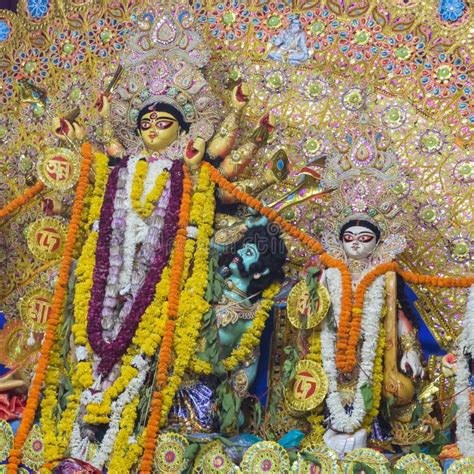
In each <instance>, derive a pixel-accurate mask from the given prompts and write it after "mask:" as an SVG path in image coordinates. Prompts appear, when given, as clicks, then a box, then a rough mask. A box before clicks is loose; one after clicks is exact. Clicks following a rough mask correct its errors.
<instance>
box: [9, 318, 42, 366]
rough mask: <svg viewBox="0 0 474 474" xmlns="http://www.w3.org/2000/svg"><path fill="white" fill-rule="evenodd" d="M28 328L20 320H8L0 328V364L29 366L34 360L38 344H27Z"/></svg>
mask: <svg viewBox="0 0 474 474" xmlns="http://www.w3.org/2000/svg"><path fill="white" fill-rule="evenodd" d="M29 335H30V330H29V329H28V328H27V327H25V325H24V324H23V322H22V321H20V320H19V319H14V320H12V321H8V322H7V323H6V324H5V326H3V328H2V329H1V330H0V364H3V365H5V366H6V367H17V366H19V367H30V366H31V365H33V364H34V363H35V361H36V357H37V353H38V350H39V345H38V344H35V345H33V346H29V345H28V338H29Z"/></svg>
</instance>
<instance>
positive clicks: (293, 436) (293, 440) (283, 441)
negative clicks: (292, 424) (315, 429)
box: [278, 430, 304, 449]
mask: <svg viewBox="0 0 474 474" xmlns="http://www.w3.org/2000/svg"><path fill="white" fill-rule="evenodd" d="M303 438H304V433H303V432H302V431H299V430H291V431H288V433H286V435H285V436H283V437H282V438H280V439H279V440H278V444H279V445H280V446H283V447H284V448H285V449H296V448H299V446H300V444H301V441H303Z"/></svg>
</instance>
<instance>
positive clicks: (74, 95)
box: [69, 86, 82, 102]
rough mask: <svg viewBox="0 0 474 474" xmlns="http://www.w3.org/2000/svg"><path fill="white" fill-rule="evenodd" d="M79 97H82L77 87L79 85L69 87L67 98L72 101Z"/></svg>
mask: <svg viewBox="0 0 474 474" xmlns="http://www.w3.org/2000/svg"><path fill="white" fill-rule="evenodd" d="M81 97H82V92H81V89H79V87H77V86H75V87H73V88H72V89H71V92H69V98H70V99H71V100H72V101H73V102H77V101H78V100H79V99H80V98H81Z"/></svg>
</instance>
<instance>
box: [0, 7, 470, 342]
mask: <svg viewBox="0 0 474 474" xmlns="http://www.w3.org/2000/svg"><path fill="white" fill-rule="evenodd" d="M171 3H172V4H173V8H175V9H176V12H177V15H178V17H179V19H180V21H182V22H186V23H189V22H194V24H195V26H196V27H197V28H199V29H201V30H202V32H203V34H204V35H205V37H206V39H207V40H208V41H209V43H210V46H211V49H212V51H213V58H212V59H213V63H212V67H211V68H210V70H209V77H210V78H211V80H212V82H213V84H214V87H215V89H216V90H217V91H218V92H219V93H220V94H221V95H222V96H224V97H225V96H226V94H227V90H228V89H229V88H230V87H231V86H232V84H234V83H235V82H236V81H239V80H244V81H246V82H248V83H249V85H250V88H251V90H252V94H251V100H250V105H249V106H248V107H247V119H248V122H249V127H250V125H251V124H252V123H253V122H254V121H255V119H256V118H257V117H258V116H259V115H260V114H261V113H262V111H264V110H270V111H271V112H272V113H273V114H274V115H275V116H276V119H277V126H276V130H275V132H274V133H273V136H272V137H271V140H270V142H269V144H268V145H267V147H266V149H265V153H262V155H261V156H260V162H259V163H257V164H256V165H255V168H254V170H253V172H256V173H258V172H260V170H261V168H262V164H263V163H264V162H265V161H266V160H267V159H268V157H269V156H271V154H272V153H273V152H274V151H275V150H276V149H279V148H284V149H286V150H287V152H288V155H289V157H290V161H291V165H292V171H291V176H290V180H289V181H288V183H286V184H285V185H284V186H281V187H280V188H279V189H277V190H274V191H272V192H271V193H269V194H268V195H267V196H266V197H267V199H269V200H271V199H273V198H275V197H278V196H279V195H281V193H282V192H283V191H286V190H287V189H290V188H291V186H292V185H294V184H295V183H296V182H297V179H298V174H299V172H300V171H301V168H302V167H304V166H312V163H314V162H315V161H316V160H317V159H318V158H320V157H321V156H323V155H326V154H330V153H331V152H333V151H335V150H338V151H340V152H344V153H346V152H347V153H349V150H350V149H351V147H352V146H353V144H354V143H355V142H356V141H357V139H358V138H359V137H361V136H365V135H367V134H371V133H372V134H376V133H379V134H380V135H381V136H383V137H384V139H385V140H387V143H390V145H391V146H393V147H394V149H395V150H396V151H397V154H398V158H399V162H400V164H401V165H402V168H403V171H404V181H403V182H401V183H399V184H400V186H399V193H400V197H401V198H403V197H404V196H407V198H406V199H405V200H403V205H404V208H405V212H406V215H407V216H408V217H407V219H408V221H409V224H410V229H411V231H410V235H408V241H409V248H408V250H407V251H406V252H405V254H404V255H403V259H402V261H403V262H404V264H405V265H406V266H407V267H410V268H411V269H413V270H417V271H421V272H427V273H431V274H442V275H444V274H451V275H463V274H466V273H467V272H468V271H472V258H473V257H472V251H473V233H474V232H473V229H472V224H471V222H472V193H473V191H472V189H473V187H472V183H473V167H474V165H473V159H472V148H470V144H471V143H472V123H473V116H472V108H470V104H471V107H472V95H471V90H472V76H473V68H472V64H471V63H470V57H472V53H473V51H472V36H470V35H472V33H470V32H469V24H470V23H471V24H472V18H471V16H472V8H471V6H470V3H469V2H468V1H467V0H440V1H439V2H437V1H432V0H362V1H357V2H352V3H351V2H343V1H342V0H321V1H317V0H315V1H294V2H264V1H256V0H254V1H238V0H233V1H225V2H214V1H203V2H189V3H188V2H184V1H182V2H171ZM189 4H191V6H189ZM139 6H140V5H138V3H137V2H133V1H129V2H126V1H123V0H121V1H119V0H117V1H105V0H104V1H80V0H69V1H65V0H56V1H54V2H53V1H51V0H21V1H20V2H19V4H18V13H17V14H15V13H12V12H9V11H6V10H0V104H1V114H0V148H1V155H0V156H1V158H0V160H1V161H0V175H1V177H0V207H1V206H4V205H5V204H6V203H7V202H8V201H10V200H11V199H12V198H13V197H15V196H16V195H18V194H19V193H21V192H22V190H23V189H24V188H25V187H27V186H28V185H31V184H32V183H33V182H34V181H35V179H36V167H35V165H36V162H37V160H38V158H39V157H40V156H41V154H42V151H43V150H44V148H45V147H46V146H51V145H56V140H55V138H54V137H53V136H52V135H51V132H50V125H51V121H52V117H53V116H56V115H65V114H69V113H71V112H73V111H74V109H76V108H78V109H79V112H80V113H79V119H78V120H79V121H80V122H81V123H83V124H84V125H86V128H87V131H88V133H89V138H90V139H91V140H92V141H94V126H95V124H96V123H97V120H98V117H97V115H96V113H95V110H94V107H93V106H94V103H95V100H96V98H97V97H98V95H99V91H101V90H104V89H105V88H106V86H107V84H108V82H109V81H110V79H111V77H112V75H113V73H114V71H115V69H116V67H117V64H118V55H119V53H120V50H121V49H122V48H123V45H124V42H125V41H126V36H127V30H128V28H129V27H130V25H131V24H132V22H133V21H134V19H135V15H136V11H135V9H136V8H138V7H139ZM294 14H297V15H298V17H297V18H298V19H299V21H300V22H301V24H302V26H303V30H304V34H305V38H306V48H307V51H308V55H309V57H308V59H307V60H305V61H303V62H302V63H301V64H299V65H295V66H291V65H289V64H285V63H280V62H276V61H273V60H271V59H269V58H268V57H267V55H268V53H269V52H270V51H271V50H272V48H273V46H272V40H273V39H274V38H275V37H277V35H278V34H279V33H280V32H281V31H283V30H285V29H286V28H287V27H288V25H289V18H294V17H293V15H294ZM22 78H23V79H25V78H26V79H29V80H31V81H32V82H33V83H34V84H35V86H38V87H39V88H41V89H42V90H43V93H44V95H45V96H46V99H45V100H42V101H41V100H38V99H37V98H35V97H33V96H32V93H31V91H28V87H27V86H25V83H24V82H23V86H21V84H22V83H21V82H20V80H21V79H22ZM470 101H471V102H470ZM44 197H45V196H44V195H43V196H42V200H40V199H38V200H37V201H35V202H34V203H33V204H32V205H29V206H27V207H26V209H22V210H21V212H20V213H18V214H15V215H13V216H11V217H9V218H8V219H7V220H6V221H3V222H2V223H0V226H1V232H0V265H2V268H3V274H4V275H5V276H4V277H3V278H2V280H1V283H0V300H1V301H2V307H3V308H4V309H5V310H6V314H7V318H9V319H11V318H13V317H15V316H16V315H17V314H18V306H17V305H18V303H19V302H20V301H21V298H22V297H23V295H25V294H26V293H29V292H30V291H31V290H32V289H34V288H37V287H41V286H42V287H50V288H52V287H53V283H54V277H55V274H56V271H57V269H56V265H57V261H46V262H45V261H41V260H38V259H35V258H34V256H33V254H32V253H31V252H30V250H29V249H28V246H27V243H26V236H25V230H26V228H27V226H28V225H29V224H30V223H32V222H34V221H35V220H37V219H38V218H40V217H43V215H44V205H45V203H44V199H43V198H44ZM46 197H49V198H51V199H52V200H56V201H59V202H60V203H61V205H62V207H63V209H64V211H63V212H62V214H63V217H64V219H65V220H66V221H67V215H68V207H69V206H70V202H71V201H70V196H68V195H59V196H58V195H55V194H54V193H51V192H49V193H48V194H47V195H46ZM324 213H325V206H324V202H319V201H314V200H312V201H307V202H305V203H304V204H303V205H300V206H299V207H295V208H292V210H291V211H288V212H287V217H289V218H291V219H292V220H293V222H295V223H297V224H298V225H300V226H301V227H304V228H306V229H307V230H310V231H311V232H313V233H314V234H316V235H319V233H320V232H321V229H322V226H323V223H324ZM318 217H320V218H318ZM292 255H293V257H294V260H295V263H298V259H299V258H301V257H302V256H304V254H303V255H302V254H301V249H296V248H294V249H293V252H292ZM418 296H419V297H420V299H419V301H418V308H419V309H420V311H421V313H422V314H423V315H424V317H425V319H426V320H427V322H428V324H429V326H430V328H431V329H432V331H433V332H434V334H435V336H436V337H437V339H438V341H440V342H441V344H442V345H444V346H449V344H450V342H451V341H452V340H453V339H454V338H455V337H456V336H457V333H458V330H459V325H458V324H457V321H458V319H459V316H458V315H459V314H460V308H462V307H463V303H464V302H465V298H464V296H463V295H462V294H460V293H459V292H456V293H454V292H451V291H447V290H438V291H432V290H429V291H426V292H424V291H423V290H420V291H419V293H418Z"/></svg>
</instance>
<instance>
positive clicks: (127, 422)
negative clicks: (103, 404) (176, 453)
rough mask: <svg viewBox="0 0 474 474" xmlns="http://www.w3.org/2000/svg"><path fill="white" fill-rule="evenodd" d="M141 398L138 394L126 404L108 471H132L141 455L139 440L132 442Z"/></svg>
mask: <svg viewBox="0 0 474 474" xmlns="http://www.w3.org/2000/svg"><path fill="white" fill-rule="evenodd" d="M139 400H140V398H139V396H138V395H137V396H136V397H135V398H134V399H133V401H132V402H131V403H129V404H128V405H126V406H125V408H124V409H123V413H122V418H121V420H120V430H119V432H118V434H117V438H116V439H115V443H114V449H113V451H112V453H111V456H110V463H109V466H108V472H131V471H132V466H133V464H134V463H135V462H136V460H137V459H138V456H139V455H140V452H141V448H140V446H139V444H138V443H137V442H132V443H130V438H131V436H132V435H133V429H134V427H135V421H136V419H137V408H138V402H139Z"/></svg>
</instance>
